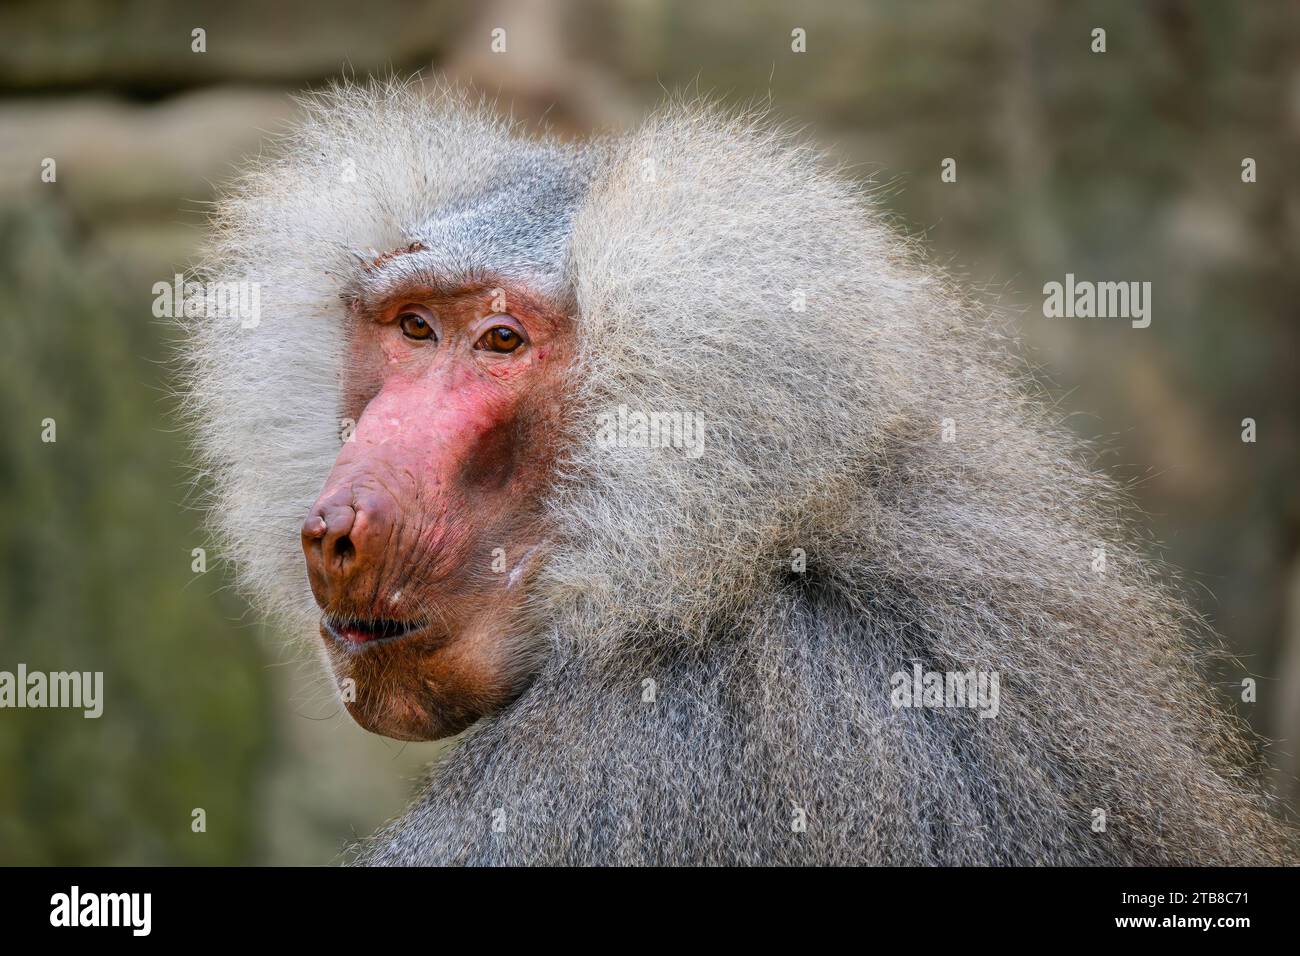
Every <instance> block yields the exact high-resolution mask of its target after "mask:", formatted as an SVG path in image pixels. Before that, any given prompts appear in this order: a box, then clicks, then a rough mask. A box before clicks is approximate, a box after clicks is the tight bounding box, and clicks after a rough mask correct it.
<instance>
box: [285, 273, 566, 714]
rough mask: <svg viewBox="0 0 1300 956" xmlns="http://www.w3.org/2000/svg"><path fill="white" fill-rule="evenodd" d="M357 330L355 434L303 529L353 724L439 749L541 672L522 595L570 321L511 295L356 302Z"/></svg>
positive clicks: (431, 292) (351, 356)
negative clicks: (434, 742)
mask: <svg viewBox="0 0 1300 956" xmlns="http://www.w3.org/2000/svg"><path fill="white" fill-rule="evenodd" d="M349 322H350V325H349V328H348V331H347V335H348V360H347V362H346V366H345V372H344V378H345V381H344V382H343V396H344V399H343V403H344V408H343V410H342V414H343V415H344V416H345V421H346V420H347V419H351V420H352V421H355V427H354V428H353V430H352V433H351V435H350V437H347V440H346V441H345V442H344V444H343V447H342V451H341V452H340V453H339V456H338V458H337V460H336V461H335V463H334V467H333V469H332V470H331V472H330V474H329V477H328V478H327V479H326V481H325V486H324V488H323V489H322V491H321V492H320V495H319V497H318V498H317V500H316V503H315V504H314V505H312V507H311V509H310V511H309V512H308V514H307V518H306V520H305V521H304V522H303V526H302V547H303V552H304V554H305V555H306V559H307V573H308V577H309V579H310V582H311V588H312V593H313V594H314V595H315V598H316V603H317V604H318V605H319V606H320V608H321V611H322V614H321V622H320V636H321V639H322V640H323V641H324V644H325V649H326V653H327V656H328V659H329V661H330V664H331V666H332V668H333V671H334V675H335V677H336V678H337V680H338V681H339V682H340V687H341V689H342V691H343V698H344V701H345V703H346V705H347V707H348V710H349V712H350V713H351V714H352V716H353V718H355V719H356V721H357V722H358V723H359V724H361V726H363V727H365V728H366V729H368V730H371V731H374V732H375V733H380V734H384V735H386V736H389V737H396V738H400V739H406V740H429V739H435V738H438V737H444V736H447V735H449V734H454V733H456V732H458V731H460V730H461V729H463V728H464V727H466V726H467V725H468V724H470V723H472V722H473V721H474V720H476V719H477V718H479V717H481V716H483V715H484V714H487V713H491V712H492V711H494V710H496V709H498V708H500V707H501V706H503V705H504V704H506V703H508V702H509V701H510V700H511V699H513V697H514V696H516V695H517V694H518V693H519V691H520V690H521V689H522V687H523V685H524V684H525V683H526V681H527V679H528V677H529V676H530V671H529V665H528V664H527V663H526V662H527V661H529V660H533V659H535V657H536V655H535V654H531V653H529V649H528V648H527V647H526V646H525V644H526V641H527V636H526V635H527V634H528V631H529V628H528V627H527V626H526V623H525V619H524V618H525V615H524V597H525V595H526V594H527V592H528V586H529V579H530V573H531V571H532V569H533V567H534V566H535V565H536V562H537V558H538V555H539V553H540V549H541V547H542V545H543V543H544V539H545V529H544V527H543V526H542V523H541V520H540V511H541V509H540V501H541V498H542V495H543V491H544V488H545V486H546V483H547V479H548V476H549V472H550V464H551V461H552V459H553V457H554V454H553V453H554V446H555V444H556V434H555V433H556V430H557V427H558V426H557V421H558V405H559V402H560V392H561V391H562V388H561V382H562V379H563V375H564V372H565V370H566V367H567V365H568V358H569V355H570V353H571V349H570V340H571V334H570V323H569V320H568V319H567V318H566V317H565V316H564V315H563V314H561V312H560V311H559V310H558V309H557V308H556V307H555V306H554V304H553V303H550V302H548V301H545V300H543V299H542V298H539V297H535V296H533V295H532V294H530V292H529V290H528V289H525V288H520V287H517V286H511V285H509V284H504V283H502V284H489V283H479V284H474V285H470V286H459V287H448V288H441V289H439V288H433V287H422V286H421V287H407V288H404V289H402V290H401V291H400V292H398V293H397V294H396V295H394V296H390V297H389V298H387V299H386V300H385V301H382V302H373V303H371V302H366V301H364V300H363V299H360V298H358V299H354V300H353V301H352V307H351V309H350V319H349ZM345 437H346V436H345ZM349 680H350V681H352V682H353V683H352V684H349V683H347V682H348V681H349Z"/></svg>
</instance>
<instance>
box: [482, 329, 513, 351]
mask: <svg viewBox="0 0 1300 956" xmlns="http://www.w3.org/2000/svg"><path fill="white" fill-rule="evenodd" d="M523 343H524V338H523V336H522V335H520V334H519V333H518V332H516V331H515V330H514V329H512V328H510V326H508V325H494V326H492V328H490V329H488V330H487V331H486V332H484V333H483V335H482V337H480V338H479V340H478V342H477V343H476V344H475V345H474V348H476V349H482V350H484V351H486V352H513V351H514V350H515V349H517V348H519V346H521V345H523Z"/></svg>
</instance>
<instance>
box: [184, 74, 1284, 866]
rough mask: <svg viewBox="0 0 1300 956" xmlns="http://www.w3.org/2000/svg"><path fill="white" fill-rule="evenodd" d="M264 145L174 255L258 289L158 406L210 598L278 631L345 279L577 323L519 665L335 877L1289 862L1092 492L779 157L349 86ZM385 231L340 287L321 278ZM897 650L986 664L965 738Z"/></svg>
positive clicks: (842, 212) (690, 132)
mask: <svg viewBox="0 0 1300 956" xmlns="http://www.w3.org/2000/svg"><path fill="white" fill-rule="evenodd" d="M279 155H280V158H278V159H273V160H270V161H267V162H265V163H263V164H262V165H260V166H259V167H257V168H256V170H255V171H254V172H252V173H251V174H250V175H249V176H248V177H247V178H246V179H245V180H244V181H243V182H242V183H241V184H239V185H237V186H236V187H235V188H234V190H233V191H232V193H231V195H230V196H229V197H228V198H227V199H226V200H225V201H224V203H223V205H222V211H221V214H220V216H219V217H218V220H217V224H216V225H217V228H216V236H217V243H216V246H215V248H214V252H213V257H212V259H211V261H210V263H209V267H208V271H209V274H210V275H212V276H213V277H214V278H226V279H229V278H246V277H249V276H253V277H255V278H257V280H258V281H260V282H262V283H263V310H264V313H265V317H264V320H263V323H262V326H260V327H259V328H258V329H256V330H252V331H251V332H250V331H249V330H240V329H238V328H234V327H231V326H230V325H229V324H227V325H226V326H223V327H207V328H202V329H199V330H197V332H196V334H195V336H194V338H193V343H194V344H193V346H192V348H191V352H190V355H191V360H192V361H191V368H192V370H193V387H192V396H193V400H192V408H193V411H194V415H195V420H196V422H197V424H198V427H199V430H200V434H201V438H202V443H203V448H204V451H205V453H206V460H207V461H208V462H209V463H210V471H211V477H212V480H213V483H214V485H215V487H216V494H217V507H216V508H215V509H214V514H216V515H217V516H218V518H219V522H220V530H221V531H222V533H223V540H224V541H225V542H226V544H227V548H228V550H229V551H230V552H231V553H232V554H233V555H234V556H235V557H236V559H237V560H238V563H239V565H240V567H241V571H242V579H243V581H244V582H245V584H246V585H247V586H248V587H249V588H250V589H251V591H252V592H253V593H254V594H255V595H256V596H258V597H259V598H260V599H261V601H262V604H263V605H264V606H265V607H266V608H267V609H269V610H271V611H273V612H279V613H280V614H281V615H282V616H283V617H284V618H285V619H286V620H287V621H288V622H289V624H290V626H292V627H295V628H297V629H299V630H301V632H302V633H303V634H304V636H307V635H312V634H314V630H315V606H314V604H313V603H312V599H311V596H310V593H309V592H308V590H307V588H306V582H305V575H304V572H303V569H302V567H301V558H300V556H299V555H298V531H297V525H298V523H299V522H300V521H301V520H302V516H303V514H305V511H306V508H307V507H308V505H309V504H310V503H311V501H312V500H313V497H314V496H315V494H316V492H317V491H318V489H319V487H320V484H321V482H322V481H323V479H324V476H325V474H326V473H327V471H328V468H329V464H330V462H331V461H332V459H333V457H334V454H335V453H336V451H337V448H338V442H337V437H336V428H337V423H336V417H337V409H336V408H335V407H334V404H333V402H334V401H335V398H334V397H335V396H336V395H337V391H338V371H339V365H338V363H339V362H340V361H341V349H340V345H339V341H338V340H339V338H340V335H339V329H340V328H341V323H342V310H343V308H344V305H343V303H342V301H341V296H343V295H344V294H345V292H346V291H347V290H349V289H355V288H356V286H357V285H358V284H364V283H372V284H373V283H388V282H391V283H402V282H409V281H414V278H413V277H414V276H415V273H416V272H417V271H418V273H419V275H420V276H424V277H426V278H427V277H430V276H432V277H441V278H444V279H447V280H448V281H450V280H451V279H454V277H455V274H459V273H470V274H473V273H474V272H475V271H476V270H492V271H494V272H496V273H499V274H503V275H510V276H531V277H534V278H535V279H536V281H537V282H538V284H541V285H545V286H546V287H547V288H548V289H550V290H552V291H553V293H554V294H559V295H563V296H565V297H570V298H571V301H572V303H573V304H574V307H575V313H576V316H577V319H578V330H579V338H580V359H579V363H578V369H577V371H576V374H575V376H574V380H573V384H572V387H571V389H570V390H569V391H568V392H567V393H566V394H565V395H564V396H563V401H564V402H565V403H566V412H567V414H566V422H567V428H568V434H567V436H566V447H567V449H568V450H567V453H566V455H565V457H564V460H563V462H562V467H561V474H560V475H559V477H558V479H557V481H556V485H555V488H554V490H553V492H552V494H551V497H550V500H549V501H548V502H547V513H548V516H549V519H550V526H551V528H552V529H553V531H554V537H553V538H552V540H551V541H550V542H549V546H548V550H547V554H546V557H545V559H544V561H543V562H542V565H541V568H540V571H539V573H538V575H537V577H536V578H535V579H534V580H533V581H532V582H531V584H530V591H529V601H530V612H531V613H530V619H531V620H534V621H535V622H537V623H536V626H537V630H538V634H537V637H538V639H539V641H541V642H542V646H543V647H545V648H546V655H545V661H544V663H543V664H542V666H541V670H540V672H539V674H538V676H537V677H536V678H535V679H534V680H533V682H532V683H531V685H530V686H529V687H528V689H527V690H526V691H525V692H524V693H523V695H522V696H521V697H520V698H519V699H518V700H517V701H516V702H515V703H514V704H512V705H511V706H509V707H507V708H506V709H505V710H504V711H503V712H502V713H500V714H498V715H496V716H494V717H491V718H488V719H485V720H483V721H481V722H480V723H479V724H478V725H477V726H476V727H474V728H472V729H471V730H470V731H469V732H468V733H467V734H466V736H465V738H464V739H463V740H461V741H460V742H458V744H457V745H456V746H455V747H454V749H453V750H452V752H451V753H450V755H449V756H448V757H447V758H446V759H445V760H444V761H443V762H442V763H441V765H440V766H439V767H437V768H436V769H435V771H434V772H433V775H432V777H431V779H430V781H429V783H428V786H427V787H426V789H425V791H424V793H423V795H422V796H421V797H420V798H419V799H418V800H417V802H416V803H415V804H414V805H413V806H412V808H411V809H410V811H409V812H408V813H407V814H406V816H404V817H403V818H401V819H400V820H398V821H396V822H394V823H393V824H391V825H390V826H389V827H387V828H385V829H384V830H383V831H382V832H381V833H379V834H377V835H376V836H375V837H374V838H373V839H372V840H370V841H368V842H367V843H366V845H365V846H364V847H362V848H361V852H360V855H361V859H362V860H364V861H365V862H369V863H393V864H415V863H442V862H464V863H528V864H532V863H932V864H961V863H989V864H1005V863H1048V864H1059V863H1121V864H1124V863H1197V864H1208V863H1227V864H1244V863H1275V862H1283V861H1290V860H1292V859H1293V858H1294V853H1295V837H1294V835H1293V833H1292V832H1291V831H1290V830H1288V829H1287V828H1286V827H1285V826H1283V825H1282V824H1280V823H1278V822H1277V821H1276V820H1275V819H1274V818H1273V817H1272V816H1271V815H1270V810H1269V806H1268V800H1267V799H1266V798H1265V797H1264V796H1263V794H1262V793H1261V791H1260V790H1259V789H1258V786H1257V784H1256V782H1255V778H1254V774H1253V772H1252V771H1251V770H1248V769H1247V768H1248V764H1249V755H1250V750H1249V746H1248V743H1247V740H1246V738H1245V736H1244V734H1243V731H1242V729H1241V727H1240V726H1239V722H1238V721H1236V720H1235V719H1232V718H1229V717H1226V716H1224V715H1223V714H1222V712H1221V710H1220V709H1219V707H1218V706H1217V705H1216V703H1215V701H1214V700H1213V695H1212V694H1211V693H1210V691H1209V689H1208V687H1207V685H1206V683H1205V682H1204V680H1203V679H1202V678H1201V677H1200V676H1198V673H1197V668H1198V663H1197V661H1198V650H1197V649H1198V648H1201V647H1205V646H1208V644H1209V642H1210V641H1211V640H1212V637H1211V635H1209V634H1208V633H1207V632H1206V630H1205V628H1204V627H1203V626H1202V625H1201V623H1200V622H1199V621H1198V620H1197V619H1196V618H1195V616H1194V615H1193V614H1192V613H1191V612H1190V611H1189V610H1188V608H1187V607H1186V605H1185V604H1184V602H1183V601H1182V600H1181V599H1180V598H1179V597H1178V596H1177V595H1176V594H1174V593H1173V592H1172V591H1171V590H1170V588H1169V587H1168V586H1167V585H1166V584H1165V583H1164V582H1163V578H1164V577H1165V575H1164V572H1163V571H1162V570H1161V569H1159V568H1157V567H1156V566H1155V565H1154V564H1153V563H1152V562H1151V561H1150V560H1149V559H1148V558H1146V557H1145V556H1144V554H1143V549H1142V548H1140V547H1138V546H1136V545H1135V544H1134V543H1133V535H1132V534H1131V532H1129V531H1128V530H1127V529H1126V528H1125V525H1124V523H1125V519H1124V517H1123V515H1124V514H1125V509H1126V504H1125V502H1124V500H1123V499H1122V497H1121V496H1119V495H1118V494H1117V493H1116V490H1115V488H1114V487H1113V485H1112V484H1111V483H1110V481H1108V480H1107V479H1106V478H1105V477H1103V476H1101V475H1099V474H1097V473H1096V472H1095V471H1093V470H1091V469H1090V468H1088V467H1086V466H1085V465H1084V464H1082V463H1081V461H1080V449H1079V448H1078V445H1077V443H1076V442H1075V441H1074V440H1073V439H1072V438H1071V437H1070V436H1069V435H1068V434H1067V433H1066V432H1065V431H1064V430H1063V429H1061V428H1060V427H1059V426H1058V425H1057V423H1056V421H1055V420H1054V418H1053V416H1052V415H1051V414H1050V413H1049V412H1048V411H1047V410H1046V409H1045V408H1044V407H1043V405H1042V404H1041V403H1040V402H1039V401H1038V400H1037V399H1036V398H1035V397H1034V396H1033V394H1032V393H1031V392H1030V391H1029V390H1028V389H1027V387H1026V386H1025V385H1024V383H1023V382H1022V379H1021V375H1020V372H1019V369H1018V368H1017V367H1016V365H1015V363H1014V361H1012V360H1011V359H1009V358H1008V357H1007V356H1008V348H1007V346H1006V343H1004V342H1002V341H1000V340H999V337H998V335H997V334H996V332H995V331H994V329H995V328H996V326H995V324H993V323H990V322H988V321H987V320H986V318H985V317H984V316H983V314H982V312H981V310H980V309H979V308H978V307H976V306H975V305H974V304H972V303H971V302H969V301H968V300H967V299H966V298H965V297H963V296H962V295H961V294H960V293H959V292H958V291H957V290H955V289H954V288H952V286H951V284H950V283H949V282H948V281H947V280H946V279H945V278H944V277H943V276H942V275H941V274H940V273H938V272H937V271H935V270H933V269H932V268H930V267H928V266H927V265H925V264H923V263H922V262H920V261H919V260H918V258H917V257H916V255H915V254H914V252H913V250H911V249H910V248H908V246H907V244H906V243H905V242H904V241H902V240H900V239H899V238H898V236H897V235H895V234H894V233H892V232H891V231H890V230H889V229H888V228H886V226H885V225H884V224H883V222H882V218H881V216H880V214H879V213H878V212H877V211H876V210H875V208H874V206H873V203H872V201H871V197H870V196H869V195H866V194H864V193H863V192H862V191H861V190H860V189H859V188H858V187H857V186H855V185H854V184H853V183H851V182H850V181H849V180H848V179H847V178H845V177H843V176H842V175H841V174H840V173H839V172H837V171H836V170H834V169H832V168H830V167H829V166H828V165H827V164H826V163H825V162H824V161H823V160H822V158H821V157H820V156H819V155H818V154H817V153H816V152H815V151H813V150H811V149H810V148H808V147H807V146H806V145H804V144H801V143H799V142H798V141H796V140H794V139H792V138H791V137H789V136H787V135H785V134H784V133H782V132H780V131H778V130H776V129H774V128H773V127H771V126H770V125H769V124H767V123H766V122H765V121H764V120H763V119H762V118H761V117H752V116H735V115H725V114H722V113H720V112H718V111H715V110H713V109H711V108H708V107H706V106H700V105H694V104H678V105H672V106H669V107H666V108H665V109H663V110H661V111H660V112H658V113H657V114H655V115H654V116H652V117H650V118H649V119H648V120H647V121H646V122H645V124H644V125H643V126H642V128H641V129H640V130H639V131H637V132H636V133H634V134H632V135H630V136H627V137H624V138H622V139H619V140H616V141H611V142H609V143H606V144H602V145H600V146H599V147H597V148H592V149H590V150H588V149H585V148H577V149H575V148H570V147H564V146H558V145H554V144H549V145H548V144H544V143H543V144H539V143H537V142H536V141H531V140H527V139H524V138H521V137H520V136H519V134H518V133H517V131H515V130H514V129H512V128H511V127H510V126H509V124H506V123H504V122H503V121H501V120H499V119H498V118H496V117H495V116H494V115H492V113H491V112H490V111H489V110H486V109H484V108H483V107H482V106H480V105H475V104H472V103H470V102H469V101H468V100H467V99H466V97H465V96H464V95H463V94H459V93H456V92H454V91H449V90H446V89H444V88H434V89H432V90H424V91H421V90H419V89H410V88H406V87H402V86H383V85H380V86H374V87H366V88H349V89H345V90H342V91H339V92H337V93H335V94H332V95H330V96H328V97H324V98H322V99H321V100H319V101H318V102H317V103H316V105H315V107H314V109H313V110H312V112H311V114H310V117H309V119H308V120H307V122H306V124H305V125H304V126H303V128H301V129H300V130H298V131H297V132H296V133H295V134H294V135H293V136H292V137H291V138H290V139H289V141H288V142H287V143H286V144H285V146H284V148H283V149H282V151H281V153H280V154H279ZM344 158H351V159H352V160H353V161H354V162H355V164H356V167H357V170H358V173H359V176H358V177H357V181H356V182H355V183H352V184H351V185H350V186H348V187H347V188H343V187H340V186H339V185H338V184H336V183H335V182H334V181H333V178H332V177H333V176H334V175H335V173H336V172H337V169H338V167H339V164H340V162H341V161H342V160H343V159H344ZM471 225H472V226H473V228H472V229H471V228H470V227H471ZM412 242H420V243H421V244H422V246H424V247H425V248H424V249H423V251H420V252H419V253H416V254H412V255H411V256H403V257H399V258H397V259H394V260H392V261H391V262H389V263H387V264H385V265H384V267H383V268H382V269H378V270H373V274H368V273H367V271H366V270H365V269H364V267H363V266H362V264H361V263H359V262H358V261H357V259H356V258H355V257H354V256H353V255H352V253H353V252H355V251H357V250H362V251H363V252H364V253H367V254H368V252H369V250H372V249H373V250H378V251H379V252H384V251H388V250H392V249H396V248H400V247H404V246H406V245H408V244H409V243H412ZM800 295H802V297H803V299H804V301H805V302H806V307H805V309H804V310H803V311H797V310H795V309H793V308H792V302H794V301H795V300H796V299H797V298H798V297H799V296H800ZM268 300H270V305H269V306H268ZM304 353H306V354H304ZM619 406H627V407H628V408H632V409H641V410H646V411H687V412H694V413H699V414H702V415H703V416H704V417H705V419H706V421H707V442H706V446H705V452H704V454H703V455H701V456H699V457H698V458H691V457H689V456H686V455H683V454H681V453H680V452H679V451H677V450H675V449H645V448H635V447H613V448H611V447H608V446H607V444H606V443H602V442H600V441H598V440H597V419H598V415H599V413H600V412H602V411H609V410H612V409H616V408H618V407H619ZM944 419H952V420H953V422H954V423H955V426H956V440H955V441H953V442H951V443H948V442H944V441H942V440H941V437H940V436H941V428H942V425H941V423H942V422H943V420H944ZM1098 547H1104V548H1105V549H1106V555H1107V562H1106V570H1105V573H1099V572H1098V571H1097V570H1095V569H1094V566H1093V554H1094V549H1095V548H1098ZM794 549H802V551H803V552H805V553H806V555H807V567H806V570H805V571H804V572H803V573H798V572H796V571H794V570H792V567H791V564H792V561H791V558H792V553H793V552H794ZM913 662H920V663H921V664H922V665H923V667H924V668H925V669H926V670H939V671H957V670H960V671H968V670H971V669H978V670H985V671H996V672H997V673H998V674H999V675H1000V678H1001V707H1000V711H999V714H998V716H997V717H996V718H993V719H981V718H980V717H978V715H977V714H976V713H975V712H973V711H970V710H950V709H949V710H933V709H920V708H918V709H911V708H903V709H896V708H894V707H893V706H892V704H891V701H890V693H889V691H890V675H891V674H893V673H895V672H898V671H906V670H909V669H910V668H911V666H912V664H913ZM647 681H652V682H653V685H651V684H649V683H647ZM651 686H652V687H653V695H649V694H648V693H647V688H650V687H651ZM648 696H652V697H653V699H652V700H648V699H646V698H647V697H648ZM1098 808H1100V809H1102V810H1104V811H1105V814H1106V827H1105V830H1104V831H1103V832H1094V830H1093V826H1092V825H1093V820H1094V810H1095V809H1098ZM800 814H802V816H803V817H804V818H805V819H806V829H803V830H799V829H798V828H797V827H795V826H792V823H793V822H794V821H795V819H796V818H798V817H799V816H800Z"/></svg>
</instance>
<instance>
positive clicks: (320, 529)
mask: <svg viewBox="0 0 1300 956" xmlns="http://www.w3.org/2000/svg"><path fill="white" fill-rule="evenodd" d="M389 510H390V509H388V508H386V507H385V506H384V503H383V502H381V501H380V500H378V499H377V498H375V499H371V498H367V497H360V496H357V495H355V494H354V493H353V491H352V490H351V489H346V490H344V491H342V492H335V493H332V494H329V495H326V496H323V497H322V498H321V499H320V500H318V501H317V502H316V504H314V505H312V508H311V510H310V511H309V512H308V513H307V519H306V520H305V521H304V522H303V523H302V550H303V554H304V555H305V556H306V558H307V575H308V577H309V579H310V581H311V585H312V590H313V591H314V592H315V594H316V599H317V600H318V601H319V602H320V603H321V605H322V606H325V605H327V604H330V603H333V602H334V601H336V600H337V599H338V598H339V597H341V596H342V594H343V592H344V591H345V590H346V589H347V586H348V584H349V582H350V581H351V579H352V578H353V577H355V576H356V575H358V574H359V573H362V572H364V571H365V570H366V569H367V568H368V567H371V566H373V565H377V564H379V563H381V562H380V556H379V555H377V554H376V553H375V551H376V549H377V548H382V547H383V544H384V540H385V538H386V533H385V529H386V528H387V526H388V524H389V515H388V512H389Z"/></svg>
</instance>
